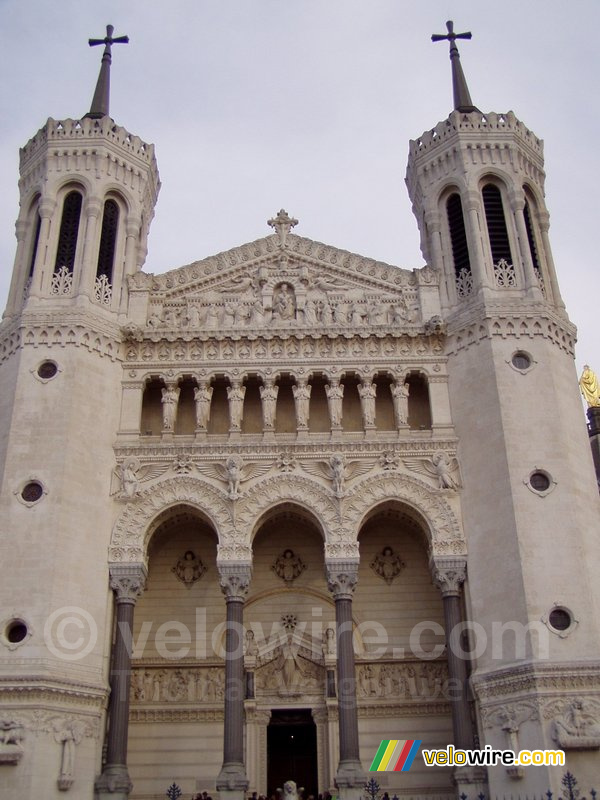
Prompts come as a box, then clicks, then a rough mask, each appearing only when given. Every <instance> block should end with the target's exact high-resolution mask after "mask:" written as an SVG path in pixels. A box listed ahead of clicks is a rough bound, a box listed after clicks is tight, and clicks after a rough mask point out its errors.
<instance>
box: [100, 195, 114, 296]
mask: <svg viewBox="0 0 600 800" xmlns="http://www.w3.org/2000/svg"><path fill="white" fill-rule="evenodd" d="M118 226H119V206H118V205H117V203H116V202H115V201H114V200H107V201H106V203H104V214H103V215H102V233H101V234H100V249H99V251H98V266H97V268H96V277H98V278H99V277H100V276H101V275H104V276H105V277H106V279H107V280H108V282H109V283H112V274H113V265H114V260H115V248H116V244H117V228H118Z"/></svg>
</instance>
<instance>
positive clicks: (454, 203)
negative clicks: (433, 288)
mask: <svg viewBox="0 0 600 800" xmlns="http://www.w3.org/2000/svg"><path fill="white" fill-rule="evenodd" d="M446 211H447V213H448V227H449V228H450V243H451V245H452V258H453V260H454V272H455V273H456V276H457V277H458V276H459V275H460V273H461V270H463V269H466V270H467V272H471V262H470V260H469V247H468V245H467V231H466V230H465V218H464V216H463V209H462V202H461V199H460V195H458V194H452V195H450V197H449V198H448V202H447V203H446Z"/></svg>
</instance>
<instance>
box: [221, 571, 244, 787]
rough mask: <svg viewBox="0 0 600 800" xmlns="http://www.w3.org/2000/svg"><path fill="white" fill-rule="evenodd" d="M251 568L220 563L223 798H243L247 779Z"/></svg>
mask: <svg viewBox="0 0 600 800" xmlns="http://www.w3.org/2000/svg"><path fill="white" fill-rule="evenodd" d="M251 573H252V568H251V566H250V564H248V563H247V562H243V563H240V562H235V563H234V562H230V563H221V564H219V574H220V577H221V589H222V591H223V594H224V595H225V602H226V604H227V630H226V634H225V726H224V731H223V766H222V767H221V771H220V773H219V775H218V777H217V790H218V791H219V793H220V796H221V798H225V797H226V798H228V800H244V796H245V792H246V790H247V788H248V778H247V776H246V768H245V766H244V697H245V694H246V687H245V681H244V630H243V622H244V601H245V599H246V595H247V594H248V586H249V584H250V577H251Z"/></svg>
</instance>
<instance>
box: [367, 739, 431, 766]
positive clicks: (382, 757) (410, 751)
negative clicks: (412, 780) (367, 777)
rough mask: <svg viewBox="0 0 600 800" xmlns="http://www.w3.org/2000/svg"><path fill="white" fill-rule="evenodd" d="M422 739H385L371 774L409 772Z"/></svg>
mask: <svg viewBox="0 0 600 800" xmlns="http://www.w3.org/2000/svg"><path fill="white" fill-rule="evenodd" d="M421 741H422V739H384V740H383V741H382V743H381V744H380V745H379V748H378V750H377V752H376V753H375V758H374V759H373V763H372V764H371V766H370V767H369V772H408V770H409V769H410V768H411V766H412V763H413V761H414V758H415V756H416V755H417V751H418V749H419V747H420V746H421Z"/></svg>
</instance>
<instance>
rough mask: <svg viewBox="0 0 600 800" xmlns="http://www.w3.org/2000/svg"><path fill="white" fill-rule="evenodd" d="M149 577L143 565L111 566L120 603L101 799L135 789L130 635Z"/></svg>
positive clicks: (116, 798) (122, 798)
mask: <svg viewBox="0 0 600 800" xmlns="http://www.w3.org/2000/svg"><path fill="white" fill-rule="evenodd" d="M146 576H147V571H146V568H145V566H144V565H143V564H126V565H125V564H124V565H122V566H121V565H115V566H112V567H111V568H110V588H111V589H112V590H113V592H114V593H115V600H116V604H117V609H116V617H117V618H116V623H117V629H116V636H115V643H114V648H113V654H112V668H111V673H110V700H109V704H108V733H107V737H106V744H107V752H106V765H105V766H104V769H103V770H102V775H100V777H99V778H98V780H97V781H96V785H95V789H96V797H97V798H98V800H105V799H106V800H107V799H108V798H111V800H127V797H128V796H129V792H130V791H131V789H132V783H131V781H130V779H129V771H128V769H127V734H128V728H129V691H130V686H131V642H132V638H131V637H132V626H133V609H134V606H135V602H136V600H137V599H138V597H140V596H141V594H142V592H143V590H144V584H145V582H146Z"/></svg>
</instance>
